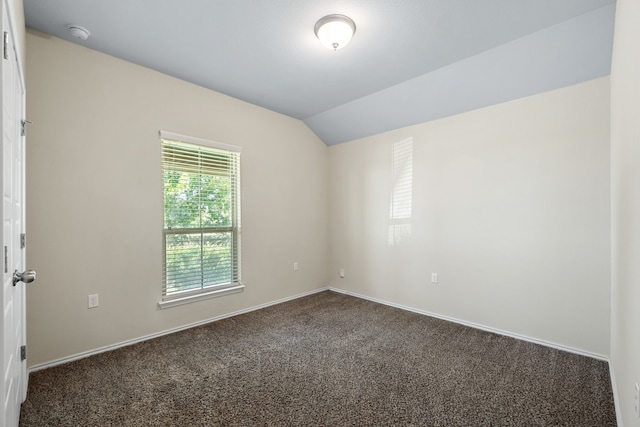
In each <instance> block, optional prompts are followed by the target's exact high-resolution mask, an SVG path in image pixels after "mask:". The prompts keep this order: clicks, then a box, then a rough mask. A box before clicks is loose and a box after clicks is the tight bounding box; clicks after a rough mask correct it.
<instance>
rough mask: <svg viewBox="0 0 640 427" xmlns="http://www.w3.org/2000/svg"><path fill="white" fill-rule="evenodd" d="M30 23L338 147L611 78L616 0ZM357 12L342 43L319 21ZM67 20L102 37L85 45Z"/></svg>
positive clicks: (192, 11) (58, 8) (138, 9)
mask: <svg viewBox="0 0 640 427" xmlns="http://www.w3.org/2000/svg"><path fill="white" fill-rule="evenodd" d="M24 6H25V17H26V23H27V26H28V27H30V28H34V29H36V30H39V31H41V32H44V33H47V34H50V35H53V36H57V37H60V38H63V39H66V40H69V41H72V42H76V43H78V44H81V45H84V46H86V47H89V48H91V49H95V50H98V51H101V52H104V53H107V54H110V55H113V56H116V57H118V58H122V59H125V60H127V61H131V62H133V63H136V64H140V65H143V66H145V67H149V68H152V69H155V70H158V71H160V72H163V73H166V74H169V75H172V76H175V77H178V78H180V79H183V80H186V81H189V82H192V83H195V84H198V85H200V86H203V87H206V88H210V89H213V90H216V91H219V92H222V93H225V94H227V95H231V96H233V97H236V98H239V99H242V100H245V101H248V102H251V103H254V104H257V105H260V106H263V107H266V108H269V109H271V110H274V111H277V112H280V113H283V114H287V115H289V116H292V117H296V118H299V119H302V120H304V121H305V122H306V123H307V125H309V127H310V128H311V129H312V130H314V131H315V132H316V134H318V136H319V137H320V138H322V139H323V140H324V141H325V143H327V144H328V145H332V144H336V143H341V142H344V141H347V140H351V139H354V138H359V137H363V136H367V135H371V134H375V133H379V132H383V131H386V130H391V129H395V128H398V127H402V126H407V125H410V124H415V123H419V122H423V121H427V120H432V119H434V118H439V117H444V116H446V115H450V114H456V113H459V112H463V111H468V110H470V109H474V108H479V107H482V106H486V105H491V104H494V103H497V102H504V101H507V100H510V99H515V98H518V97H521V96H526V95H530V94H534V93H538V92H541V91H545V90H551V89H555V88H558V87H562V86H566V85H569V84H574V83H578V82H581V81H585V80H589V79H593V78H597V77H602V76H605V75H608V74H609V70H610V63H611V46H612V40H613V20H614V12H615V0H181V1H176V0H126V1H125V0H122V1H119V0H118V1H116V0H24ZM333 13H339V14H344V15H347V16H349V17H351V18H352V19H353V20H354V21H355V22H356V26H357V30H356V34H355V36H354V38H353V40H352V41H351V43H350V44H349V45H348V46H346V47H345V48H344V49H342V50H339V51H336V52H334V51H330V50H328V49H326V48H325V47H323V46H322V45H321V44H320V43H319V41H318V40H317V39H316V37H315V35H314V32H313V26H314V24H315V22H316V21H317V20H318V19H319V18H321V17H323V16H325V15H328V14H333ZM68 24H79V25H82V26H84V27H86V28H88V29H89V30H90V31H91V37H90V38H89V39H88V40H86V41H79V40H76V39H73V38H72V37H71V36H70V34H69V33H68V31H67V25H68Z"/></svg>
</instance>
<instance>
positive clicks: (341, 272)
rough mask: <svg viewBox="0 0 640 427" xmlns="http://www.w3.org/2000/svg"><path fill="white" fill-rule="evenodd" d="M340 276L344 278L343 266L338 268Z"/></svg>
mask: <svg viewBox="0 0 640 427" xmlns="http://www.w3.org/2000/svg"><path fill="white" fill-rule="evenodd" d="M340 278H342V279H344V268H341V269H340Z"/></svg>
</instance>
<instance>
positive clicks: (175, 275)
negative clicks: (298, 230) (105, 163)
mask: <svg viewBox="0 0 640 427" xmlns="http://www.w3.org/2000/svg"><path fill="white" fill-rule="evenodd" d="M160 138H161V142H162V182H163V193H162V195H163V202H164V204H163V206H164V209H163V216H164V221H163V222H164V226H163V233H162V234H163V246H164V250H163V265H162V277H163V285H162V302H160V306H161V307H163V306H171V305H175V304H177V303H183V302H189V301H192V300H194V299H202V298H205V297H210V296H219V295H225V294H227V293H232V292H237V291H240V290H241V289H242V285H241V284H240V147H235V146H230V145H226V144H220V143H216V142H211V141H206V140H201V139H199V138H192V137H187V136H183V135H177V134H172V133H169V132H164V131H161V132H160Z"/></svg>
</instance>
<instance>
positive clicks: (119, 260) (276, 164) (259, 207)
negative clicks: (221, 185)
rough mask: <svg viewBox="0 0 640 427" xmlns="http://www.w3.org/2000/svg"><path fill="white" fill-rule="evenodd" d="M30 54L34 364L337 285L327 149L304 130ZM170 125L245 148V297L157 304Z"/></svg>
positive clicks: (32, 43) (108, 64)
mask: <svg viewBox="0 0 640 427" xmlns="http://www.w3.org/2000/svg"><path fill="white" fill-rule="evenodd" d="M27 47H28V49H27V65H28V67H27V85H28V97H27V117H28V118H29V120H31V121H33V125H32V126H31V127H30V128H29V135H28V138H27V145H28V147H27V195H28V196H27V209H28V214H27V232H28V247H27V257H28V263H29V267H30V268H32V269H35V270H37V272H38V280H37V282H35V283H34V284H33V285H30V286H29V288H28V295H27V298H28V303H27V336H28V346H29V365H30V366H33V365H38V364H42V363H45V362H49V361H54V360H57V359H60V358H64V357H67V356H70V355H74V354H77V353H80V352H85V351H89V350H93V349H96V348H100V347H104V346H108V345H112V344H115V343H118V342H122V341H125V340H130V339H135V338H137V337H141V336H145V335H148V334H153V333H157V332H160V331H164V330H168V329H171V328H174V327H179V326H182V325H185V324H189V323H193V322H197V321H200V320H203V319H209V318H212V317H214V316H219V315H223V314H225V313H230V312H234V311H236V310H240V309H244V308H248V307H253V306H256V305H259V304H263V303H267V302H271V301H274V300H277V299H280V298H285V297H290V296H294V295H297V294H300V293H304V292H307V291H311V290H314V289H318V288H321V287H323V286H326V284H327V277H326V273H325V272H326V265H327V263H328V261H327V244H328V241H327V234H328V220H327V214H328V210H327V206H328V192H327V188H328V187H327V181H326V180H327V170H326V169H327V156H328V153H327V147H326V146H325V145H324V144H323V143H322V142H321V141H320V140H319V139H318V138H317V137H316V136H315V135H314V134H313V133H312V132H311V131H310V130H309V129H308V128H307V127H306V126H305V125H304V124H303V123H302V122H301V121H299V120H295V119H292V118H290V117H287V116H283V115H280V114H277V113H274V112H271V111H268V110H266V109H263V108H259V107H256V106H254V105H250V104H247V103H244V102H241V101H238V100H236V99H233V98H230V97H227V96H224V95H221V94H219V93H216V92H213V91H209V90H205V89H203V88H201V87H198V86H195V85H192V84H188V83H186V82H183V81H180V80H177V79H175V78H171V77H168V76H166V75H163V74H160V73H157V72H154V71H151V70H149V69H145V68H142V67H139V66H136V65H133V64H131V63H127V62H124V61H121V60H118V59H115V58H113V57H110V56H107V55H104V54H101V53H98V52H95V51H92V50H89V49H86V48H83V47H79V46H77V45H75V44H71V43H68V42H66V41H63V40H60V39H57V38H54V37H49V36H44V35H42V34H37V33H32V32H28V33H27ZM160 129H163V130H168V131H172V132H177V133H181V134H185V135H191V136H195V137H200V138H206V139H211V140H215V141H219V142H223V143H227V144H234V145H239V146H242V147H243V153H242V261H243V264H242V275H243V282H244V284H245V285H246V289H245V290H244V292H243V293H240V294H234V295H229V296H225V297H220V298H214V299H209V300H206V301H202V302H196V303H192V304H188V305H182V306H179V307H173V308H169V309H165V310H160V309H159V308H158V305H157V303H158V301H159V300H160V298H161V290H160V286H161V280H162V279H161V260H162V232H161V230H162V211H161V206H162V204H161V175H160V142H159V137H158V131H159V130H160ZM294 159H295V161H293V160H294ZM293 262H298V263H299V265H300V270H299V271H298V272H293V270H292V264H293ZM93 293H98V294H99V295H100V307H98V308H95V309H87V295H88V294H93Z"/></svg>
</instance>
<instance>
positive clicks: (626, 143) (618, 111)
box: [611, 0, 640, 427]
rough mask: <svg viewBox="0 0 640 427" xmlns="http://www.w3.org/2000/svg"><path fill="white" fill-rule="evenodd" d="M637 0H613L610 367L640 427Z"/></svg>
mask: <svg viewBox="0 0 640 427" xmlns="http://www.w3.org/2000/svg"><path fill="white" fill-rule="evenodd" d="M639 22H640V2H638V1H635V0H618V3H617V6H616V27H615V36H614V47H613V63H612V67H611V177H612V179H611V181H612V187H611V188H612V195H611V196H612V197H611V201H612V204H611V207H612V211H611V212H612V213H611V221H612V244H611V246H612V248H611V249H612V322H611V323H612V329H611V366H612V368H613V372H614V374H615V384H614V385H615V386H616V388H617V397H618V403H619V406H620V410H621V413H622V417H623V420H624V425H625V426H626V427H632V426H640V418H638V417H637V416H636V414H635V411H634V384H635V383H640V335H639V331H640V120H639V116H638V111H640V109H639V106H640V56H638V39H639V38H640V27H639V26H638V23H639Z"/></svg>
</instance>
